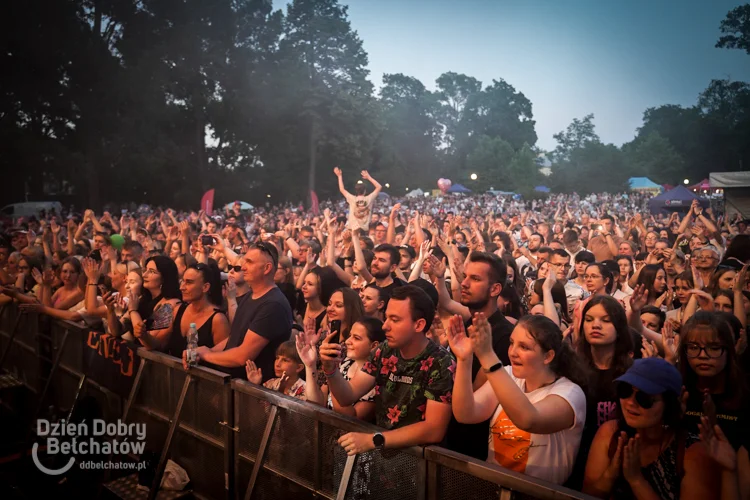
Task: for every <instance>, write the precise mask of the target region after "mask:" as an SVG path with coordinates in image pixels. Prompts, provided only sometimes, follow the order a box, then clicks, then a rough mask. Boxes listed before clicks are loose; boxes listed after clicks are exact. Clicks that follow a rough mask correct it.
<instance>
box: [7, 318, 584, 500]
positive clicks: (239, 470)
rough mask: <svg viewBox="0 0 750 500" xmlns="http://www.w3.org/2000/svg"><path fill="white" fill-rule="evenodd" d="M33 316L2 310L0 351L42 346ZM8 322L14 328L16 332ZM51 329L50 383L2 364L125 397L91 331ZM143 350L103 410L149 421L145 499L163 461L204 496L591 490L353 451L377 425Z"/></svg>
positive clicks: (568, 495)
mask: <svg viewBox="0 0 750 500" xmlns="http://www.w3.org/2000/svg"><path fill="white" fill-rule="evenodd" d="M28 319H30V318H28ZM31 323H32V322H28V323H25V322H24V320H23V318H21V320H20V321H19V320H18V319H17V316H16V315H14V314H12V313H9V312H8V311H5V310H3V311H0V349H4V348H6V347H7V346H8V345H9V342H10V344H13V343H18V342H22V343H24V344H25V345H24V346H20V347H19V346H16V347H15V349H20V350H19V351H18V352H21V353H32V352H33V353H34V354H35V355H37V354H38V352H39V349H38V347H34V345H33V344H32V345H29V344H28V342H29V339H30V338H34V337H35V335H36V326H35V325H33V326H32V325H31ZM14 325H15V328H12V327H13V326H14ZM9 329H10V330H11V331H13V330H15V331H16V334H15V335H14V336H11V335H9ZM27 330H28V331H27ZM50 332H51V334H50V336H51V339H52V346H53V348H52V351H53V352H54V355H53V356H52V357H51V358H48V359H49V361H50V363H51V370H49V372H50V373H51V376H50V377H49V378H48V380H51V381H52V382H51V383H50V384H44V383H40V381H41V380H43V379H44V377H41V379H40V380H37V381H34V380H31V379H32V378H33V375H34V374H35V373H36V375H39V373H40V372H39V371H38V370H37V371H36V372H34V371H33V368H30V366H29V365H30V359H31V358H30V357H29V356H28V355H27V356H24V355H21V356H20V357H18V358H16V357H14V356H10V355H9V356H8V357H7V359H6V363H5V369H6V371H12V372H15V373H20V374H22V375H23V377H24V384H25V385H27V386H28V387H29V388H30V389H32V390H34V389H36V391H37V395H41V396H42V397H44V396H45V392H47V391H44V386H45V385H47V386H48V389H50V394H51V395H50V397H49V398H48V399H51V400H52V401H54V403H55V404H56V405H58V406H59V407H61V408H65V409H67V410H68V411H69V412H72V410H73V408H74V407H75V404H76V402H77V401H79V399H80V395H81V393H82V391H84V390H87V391H89V392H90V389H91V388H93V389H95V390H96V391H94V392H95V393H98V394H99V396H100V397H99V398H97V400H98V401H99V402H100V403H102V402H104V403H103V404H108V405H110V406H111V405H112V403H113V401H115V402H117V404H120V401H119V396H117V395H116V394H115V393H113V392H111V391H109V390H108V389H107V388H106V387H104V386H103V385H101V384H99V383H98V382H97V381H96V380H95V378H96V374H94V373H86V366H85V365H86V363H85V360H84V357H85V354H83V353H82V352H79V351H82V349H83V348H82V347H81V343H83V342H85V338H86V337H85V335H86V329H85V328H82V327H81V326H79V325H75V324H72V323H67V322H56V324H54V325H53V327H52V328H51V330H50ZM27 347H29V348H30V349H27ZM11 348H14V346H12V345H11ZM0 352H2V351H0ZM138 356H139V357H140V359H141V363H140V366H139V367H138V371H137V374H136V375H135V378H134V381H133V386H132V389H131V391H130V395H129V397H128V398H127V401H126V402H125V403H124V405H123V408H124V409H123V411H122V413H117V412H104V413H105V418H107V419H109V417H107V415H110V416H113V415H116V416H115V418H117V417H119V416H122V418H123V419H124V420H125V421H127V422H139V423H145V424H146V429H147V431H146V436H147V438H146V449H147V450H151V451H153V452H155V453H156V456H157V457H158V463H157V467H156V469H157V470H156V475H155V477H154V480H153V483H152V485H151V490H150V495H149V498H155V496H156V494H157V493H158V485H159V484H160V482H161V478H162V475H163V472H164V469H165V466H166V463H167V460H168V459H172V460H174V461H175V462H176V463H178V464H179V465H180V466H182V467H183V468H184V469H185V470H186V471H187V473H188V475H189V477H190V479H191V483H192V487H193V492H194V493H195V494H197V496H199V497H205V498H216V499H219V498H225V499H228V500H231V499H245V500H250V499H254V500H256V499H277V498H297V499H307V498H310V499H312V498H326V499H330V500H339V499H341V500H343V499H360V498H368V499H383V500H391V499H400V498H409V499H418V500H449V499H457V500H462V499H466V500H485V499H487V500H489V499H498V498H500V499H502V500H510V499H511V498H539V499H550V500H552V499H554V500H568V499H588V498H591V497H588V496H586V495H583V494H582V493H579V492H576V491H573V490H569V489H566V488H563V487H560V486H557V485H554V484H551V483H546V482H544V481H540V480H537V479H534V478H532V477H530V476H526V475H523V474H519V473H516V472H513V471H510V470H507V469H503V468H501V467H498V466H495V465H492V464H488V463H486V462H482V461H478V460H475V459H472V458H469V457H466V456H464V455H461V454H458V453H454V452H452V451H450V450H447V449H444V448H441V447H437V446H427V447H412V448H408V449H400V450H374V451H371V452H368V453H364V454H360V455H357V456H353V457H348V456H346V453H345V452H344V450H343V449H342V448H341V447H340V446H338V444H337V442H336V441H337V439H338V437H340V436H341V435H342V434H343V433H345V432H373V431H374V430H376V429H377V428H376V427H374V426H372V425H369V424H366V423H364V422H362V421H359V420H356V419H353V418H350V417H346V416H343V415H340V414H337V413H335V412H333V411H330V410H327V409H325V408H322V407H319V406H317V405H313V404H310V403H306V402H303V401H300V400H297V399H294V398H290V397H288V396H286V395H284V394H280V393H278V392H274V391H270V390H267V389H265V388H263V387H260V386H256V385H253V384H250V383H248V382H246V381H243V380H238V379H235V380H230V377H229V375H227V374H226V373H223V372H218V371H215V370H211V369H209V368H205V367H194V368H191V369H189V370H188V371H185V370H184V369H183V367H182V362H181V360H179V359H177V358H174V357H172V356H168V355H166V354H163V353H158V352H149V351H145V350H143V349H140V350H139V351H138ZM37 365H38V363H37ZM40 386H41V387H42V389H41V390H40V389H39V387H40ZM40 391H41V392H40ZM102 396H103V397H105V399H104V400H102V399H101V397H102ZM40 405H41V401H40ZM115 407H116V405H115ZM133 458H137V457H133ZM135 486H136V478H135V477H134V476H129V477H124V478H118V479H116V480H114V481H112V483H110V484H109V485H108V486H107V487H108V488H109V489H110V490H112V491H113V492H115V493H117V494H119V495H121V496H123V497H125V496H126V495H127V494H128V493H129V492H132V489H134V488H135Z"/></svg>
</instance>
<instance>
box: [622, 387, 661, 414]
mask: <svg viewBox="0 0 750 500" xmlns="http://www.w3.org/2000/svg"><path fill="white" fill-rule="evenodd" d="M634 391H635V402H636V403H638V406H640V407H641V408H643V409H644V410H648V409H650V408H651V407H652V406H654V403H655V402H656V399H655V398H654V396H651V395H649V394H646V393H645V392H643V391H636V390H635V388H634V387H633V386H632V385H630V384H628V383H627V382H620V383H618V384H617V397H618V398H619V399H630V396H632V395H633V392H634Z"/></svg>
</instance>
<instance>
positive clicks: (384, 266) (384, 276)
mask: <svg viewBox="0 0 750 500" xmlns="http://www.w3.org/2000/svg"><path fill="white" fill-rule="evenodd" d="M400 260H401V255H400V254H399V251H398V250H397V249H396V247H394V246H393V245H390V244H388V243H385V244H383V245H378V246H377V247H375V256H374V257H373V258H372V264H370V274H371V275H372V277H373V278H375V284H376V285H378V286H379V287H380V288H381V289H383V290H385V291H386V292H387V293H388V294H390V295H393V291H394V290H395V289H396V288H398V287H400V286H403V285H404V282H402V281H401V280H400V279H398V278H394V277H393V273H394V272H395V271H396V268H397V267H398V263H399V261H400Z"/></svg>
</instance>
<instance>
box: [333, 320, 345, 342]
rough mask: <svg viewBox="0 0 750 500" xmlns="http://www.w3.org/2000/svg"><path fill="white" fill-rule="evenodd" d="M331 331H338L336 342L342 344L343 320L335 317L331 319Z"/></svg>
mask: <svg viewBox="0 0 750 500" xmlns="http://www.w3.org/2000/svg"><path fill="white" fill-rule="evenodd" d="M331 332H336V333H337V334H338V335H337V336H336V337H334V338H333V341H334V343H336V344H341V343H342V341H343V340H344V339H342V338H341V321H340V320H338V319H335V320H333V321H331Z"/></svg>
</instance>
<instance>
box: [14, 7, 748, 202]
mask: <svg viewBox="0 0 750 500" xmlns="http://www.w3.org/2000/svg"><path fill="white" fill-rule="evenodd" d="M749 19H750V5H744V6H740V7H737V8H735V9H733V10H732V11H730V12H729V13H728V14H727V16H726V18H725V19H724V20H723V21H721V24H720V26H719V30H720V32H721V36H720V37H719V38H718V40H717V44H716V45H717V47H720V48H727V49H740V50H744V51H746V52H748V54H750V32H749V31H748V27H750V21H749ZM0 29H2V35H0V36H2V37H3V40H4V48H5V50H2V51H0V64H1V65H2V68H3V71H2V72H0V88H2V90H3V91H2V92H0V139H2V140H3V144H5V145H6V148H5V154H3V155H2V156H0V165H2V168H3V171H4V172H6V175H8V176H9V177H8V178H7V182H5V183H3V186H2V187H0V191H1V192H2V195H3V199H5V200H7V201H8V202H11V201H19V200H22V199H23V198H24V197H29V198H31V199H44V198H53V199H60V200H61V201H63V202H67V203H75V204H76V205H79V206H82V205H87V206H93V207H99V206H101V205H103V204H104V203H108V202H112V203H126V202H149V203H155V204H171V205H174V206H182V207H190V206H194V205H195V204H196V203H197V200H199V199H200V195H201V193H202V192H203V191H205V190H206V189H209V188H216V190H217V196H218V197H219V199H220V201H221V200H223V201H229V200H232V199H243V200H246V201H250V202H253V203H262V202H265V201H271V202H280V201H286V200H288V201H295V202H297V201H300V200H304V199H305V198H306V197H307V196H308V194H309V190H310V189H313V190H315V191H316V192H317V193H318V195H319V196H321V197H326V196H335V194H336V192H337V189H336V183H335V182H333V180H332V178H331V169H332V168H333V167H334V166H337V165H338V166H340V167H341V168H342V169H343V170H344V172H345V173H347V174H349V178H351V176H353V175H355V174H356V173H358V172H359V170H362V169H368V170H370V171H371V173H372V174H373V176H375V177H376V178H378V180H380V181H381V182H382V183H383V184H385V183H389V186H390V187H388V188H386V191H389V192H393V193H396V194H401V193H403V192H404V191H405V189H406V187H410V188H412V189H413V188H416V187H421V188H423V189H433V188H434V187H435V181H436V180H437V179H438V178H439V177H441V176H442V177H449V178H451V179H452V180H453V181H454V182H455V183H457V182H460V183H464V184H466V185H467V186H468V187H470V188H471V189H473V190H485V189H489V188H490V187H493V188H495V189H502V190H515V191H517V192H521V193H528V194H530V193H531V192H532V191H533V187H534V186H536V185H538V184H547V185H549V186H551V187H552V188H554V189H557V190H567V191H579V192H591V191H602V190H610V191H611V190H614V189H619V188H624V187H625V181H626V179H627V178H628V177H629V176H631V175H645V176H649V177H651V178H652V179H653V180H655V181H657V182H675V180H676V178H681V177H683V176H687V177H690V178H695V179H696V180H697V179H699V178H703V177H705V176H707V175H708V173H709V172H711V171H717V170H724V171H726V170H739V169H743V168H744V169H747V168H748V165H749V164H750V141H748V140H747V137H750V85H748V83H745V82H739V81H732V80H726V79H724V80H721V79H717V80H713V81H712V82H711V83H710V84H709V86H708V87H707V88H706V89H705V90H704V91H703V92H702V93H701V94H700V95H699V96H696V102H695V105H694V106H691V107H682V106H677V105H672V104H665V105H663V106H659V107H655V108H649V109H647V110H645V111H644V114H643V124H642V126H641V127H640V128H639V129H638V131H637V133H636V135H635V137H634V139H633V140H632V141H631V142H629V143H627V144H624V145H623V146H622V147H617V146H614V145H611V144H603V143H602V141H601V140H600V138H599V136H598V135H597V133H596V129H595V117H594V115H593V114H590V115H587V116H584V117H576V118H572V117H571V118H572V123H571V124H570V126H569V127H567V129H566V130H564V131H561V132H560V133H558V134H555V136H554V138H555V140H556V141H557V143H558V146H557V147H556V148H555V149H554V150H553V151H550V152H548V153H546V154H542V153H544V152H542V151H540V150H539V149H538V148H537V133H536V129H535V120H534V113H533V104H532V102H531V101H530V100H529V98H528V97H526V96H525V95H524V93H523V91H522V89H517V88H515V87H514V86H513V85H512V83H511V82H508V81H506V80H505V79H504V78H503V77H502V75H496V76H495V77H494V78H493V79H492V81H491V82H489V83H486V82H485V83H483V82H481V81H479V80H477V79H476V78H474V77H473V76H471V75H465V74H460V73H456V72H453V71H446V72H445V73H443V74H442V75H440V76H438V77H437V78H436V80H435V81H434V82H422V81H420V80H419V79H417V78H415V77H414V76H411V75H406V74H386V75H383V78H382V82H383V84H382V86H381V87H380V88H377V89H376V88H375V87H374V86H373V84H372V82H371V81H370V74H369V69H368V56H367V53H366V52H365V50H364V48H363V42H362V40H361V38H360V37H359V35H358V33H357V32H356V31H354V30H353V29H352V27H351V24H350V22H349V18H348V11H347V7H346V6H344V5H341V4H340V3H339V2H338V1H337V0H293V1H292V2H290V4H289V5H288V6H287V7H286V8H285V9H284V10H273V8H272V3H271V2H270V1H268V0H231V1H230V0H200V1H199V0H179V1H177V0H158V1H157V0H120V1H117V2H114V1H110V0H70V1H66V2H52V1H49V0H28V1H26V2H16V3H14V4H13V8H12V9H9V10H8V12H6V15H4V16H2V19H1V20H0ZM446 69H448V68H446ZM541 158H546V159H547V160H549V161H551V170H552V175H551V177H550V178H545V177H544V175H542V174H541V173H540V171H539V168H540V166H541V160H540V159H541ZM548 165H549V164H548ZM471 174H477V176H478V180H477V181H472V180H471ZM269 195H270V200H269Z"/></svg>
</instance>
